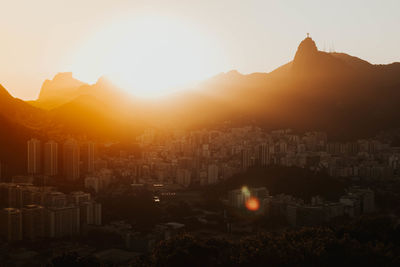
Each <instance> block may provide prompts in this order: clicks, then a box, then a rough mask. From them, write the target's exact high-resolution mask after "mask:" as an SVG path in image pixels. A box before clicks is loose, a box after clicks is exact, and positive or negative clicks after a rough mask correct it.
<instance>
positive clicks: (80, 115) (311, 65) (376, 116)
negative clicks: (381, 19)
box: [0, 37, 400, 160]
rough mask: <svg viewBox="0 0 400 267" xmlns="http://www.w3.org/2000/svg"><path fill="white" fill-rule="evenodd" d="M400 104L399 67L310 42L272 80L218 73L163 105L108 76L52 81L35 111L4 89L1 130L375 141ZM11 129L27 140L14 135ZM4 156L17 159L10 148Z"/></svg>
mask: <svg viewBox="0 0 400 267" xmlns="http://www.w3.org/2000/svg"><path fill="white" fill-rule="evenodd" d="M155 79H156V77H155ZM399 99H400V63H392V64H388V65H374V64H370V63H369V62H367V61H365V60H362V59H359V58H357V57H354V56H350V55H348V54H345V53H327V52H323V51H319V50H318V47H317V46H316V44H315V42H314V40H313V39H312V38H310V37H307V38H305V39H304V40H303V41H302V42H301V43H300V44H299V46H298V48H297V51H296V53H295V55H294V59H293V61H291V62H288V63H287V64H285V65H283V66H281V67H279V68H277V69H275V70H274V71H272V72H270V73H253V74H249V75H243V74H241V73H239V72H237V71H230V72H227V73H220V74H218V75H216V76H214V77H212V78H210V79H208V80H205V81H203V82H202V83H200V84H199V85H198V86H196V87H194V88H192V89H191V90H186V91H181V92H177V93H174V94H172V95H170V96H168V97H165V98H164V99H157V100H142V99H138V98H135V97H132V96H129V95H128V94H127V93H125V92H124V91H123V90H121V89H120V88H118V87H117V86H115V85H113V84H112V83H111V82H110V81H109V80H107V78H106V77H101V78H100V79H99V80H98V81H97V82H96V83H95V84H91V85H90V84H86V83H83V82H81V81H79V80H77V79H75V78H73V76H72V73H59V74H57V75H56V76H55V77H54V78H53V79H52V80H46V81H45V82H44V83H43V86H42V88H41V92H40V95H39V98H38V99H37V100H36V101H31V102H29V104H28V103H26V102H24V101H22V100H19V99H16V98H13V97H12V96H11V95H10V94H9V93H8V92H7V90H6V89H4V88H3V87H1V86H0V119H1V122H2V124H3V125H9V126H7V127H10V129H11V130H5V131H3V133H2V135H1V136H0V138H1V140H0V142H1V143H2V144H7V143H8V144H12V141H15V140H13V138H14V139H18V140H19V141H18V143H20V144H24V142H26V140H22V139H24V138H25V139H26V138H28V136H34V135H42V136H48V137H51V138H54V139H56V140H58V139H60V140H61V139H62V138H64V137H65V136H66V135H74V136H86V137H89V138H91V139H99V140H121V139H127V140H131V139H132V136H134V135H135V134H136V133H139V132H141V131H142V130H143V129H144V128H145V127H154V128H159V129H176V128H186V129H194V128H199V127H212V126H220V125H222V123H223V122H227V121H229V122H230V123H231V125H245V124H246V125H247V124H252V123H256V124H258V125H261V126H263V127H264V128H266V129H277V128H288V127H290V128H293V129H295V130H299V131H303V130H321V131H326V132H328V134H329V136H330V138H336V139H349V138H359V137H370V136H372V135H375V134H376V133H378V132H379V131H381V130H389V129H394V128H399V127H400V121H399V120H398V114H400V107H399V105H398V100H399ZM38 107H39V108H38ZM13 129H14V130H15V129H18V131H19V132H20V133H21V134H20V135H19V136H17V135H16V136H13V132H14V130H13ZM5 151H6V152H4V153H12V152H11V151H12V147H11V146H9V148H7V149H6V150H5ZM4 155H5V154H4ZM3 157H5V156H3ZM0 160H2V158H0Z"/></svg>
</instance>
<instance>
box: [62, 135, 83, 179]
mask: <svg viewBox="0 0 400 267" xmlns="http://www.w3.org/2000/svg"><path fill="white" fill-rule="evenodd" d="M63 149H64V151H63V152H64V153H63V161H64V165H63V168H64V176H65V178H66V179H68V180H77V179H79V163H80V153H79V144H78V142H77V141H76V140H74V139H68V140H67V141H66V142H65V143H64V148H63Z"/></svg>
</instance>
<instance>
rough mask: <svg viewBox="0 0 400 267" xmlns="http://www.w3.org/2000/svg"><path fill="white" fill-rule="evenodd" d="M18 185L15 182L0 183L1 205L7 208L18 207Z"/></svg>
mask: <svg viewBox="0 0 400 267" xmlns="http://www.w3.org/2000/svg"><path fill="white" fill-rule="evenodd" d="M17 190H18V186H17V185H16V184H14V183H0V205H1V206H3V207H7V208H16V207H17Z"/></svg>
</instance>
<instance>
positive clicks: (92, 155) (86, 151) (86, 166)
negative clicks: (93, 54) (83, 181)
mask: <svg viewBox="0 0 400 267" xmlns="http://www.w3.org/2000/svg"><path fill="white" fill-rule="evenodd" d="M95 159H96V145H95V143H93V142H87V143H85V144H84V145H83V146H82V151H81V160H82V173H83V174H91V173H93V172H94V162H95Z"/></svg>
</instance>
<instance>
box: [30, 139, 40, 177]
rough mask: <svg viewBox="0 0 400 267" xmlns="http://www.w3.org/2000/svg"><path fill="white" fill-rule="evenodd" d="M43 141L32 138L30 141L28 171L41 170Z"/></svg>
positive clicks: (36, 172) (37, 172)
mask: <svg viewBox="0 0 400 267" xmlns="http://www.w3.org/2000/svg"><path fill="white" fill-rule="evenodd" d="M41 164H42V161H41V143H40V141H39V140H37V139H35V138H32V139H31V140H29V141H28V173H29V174H39V173H40V171H41Z"/></svg>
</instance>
